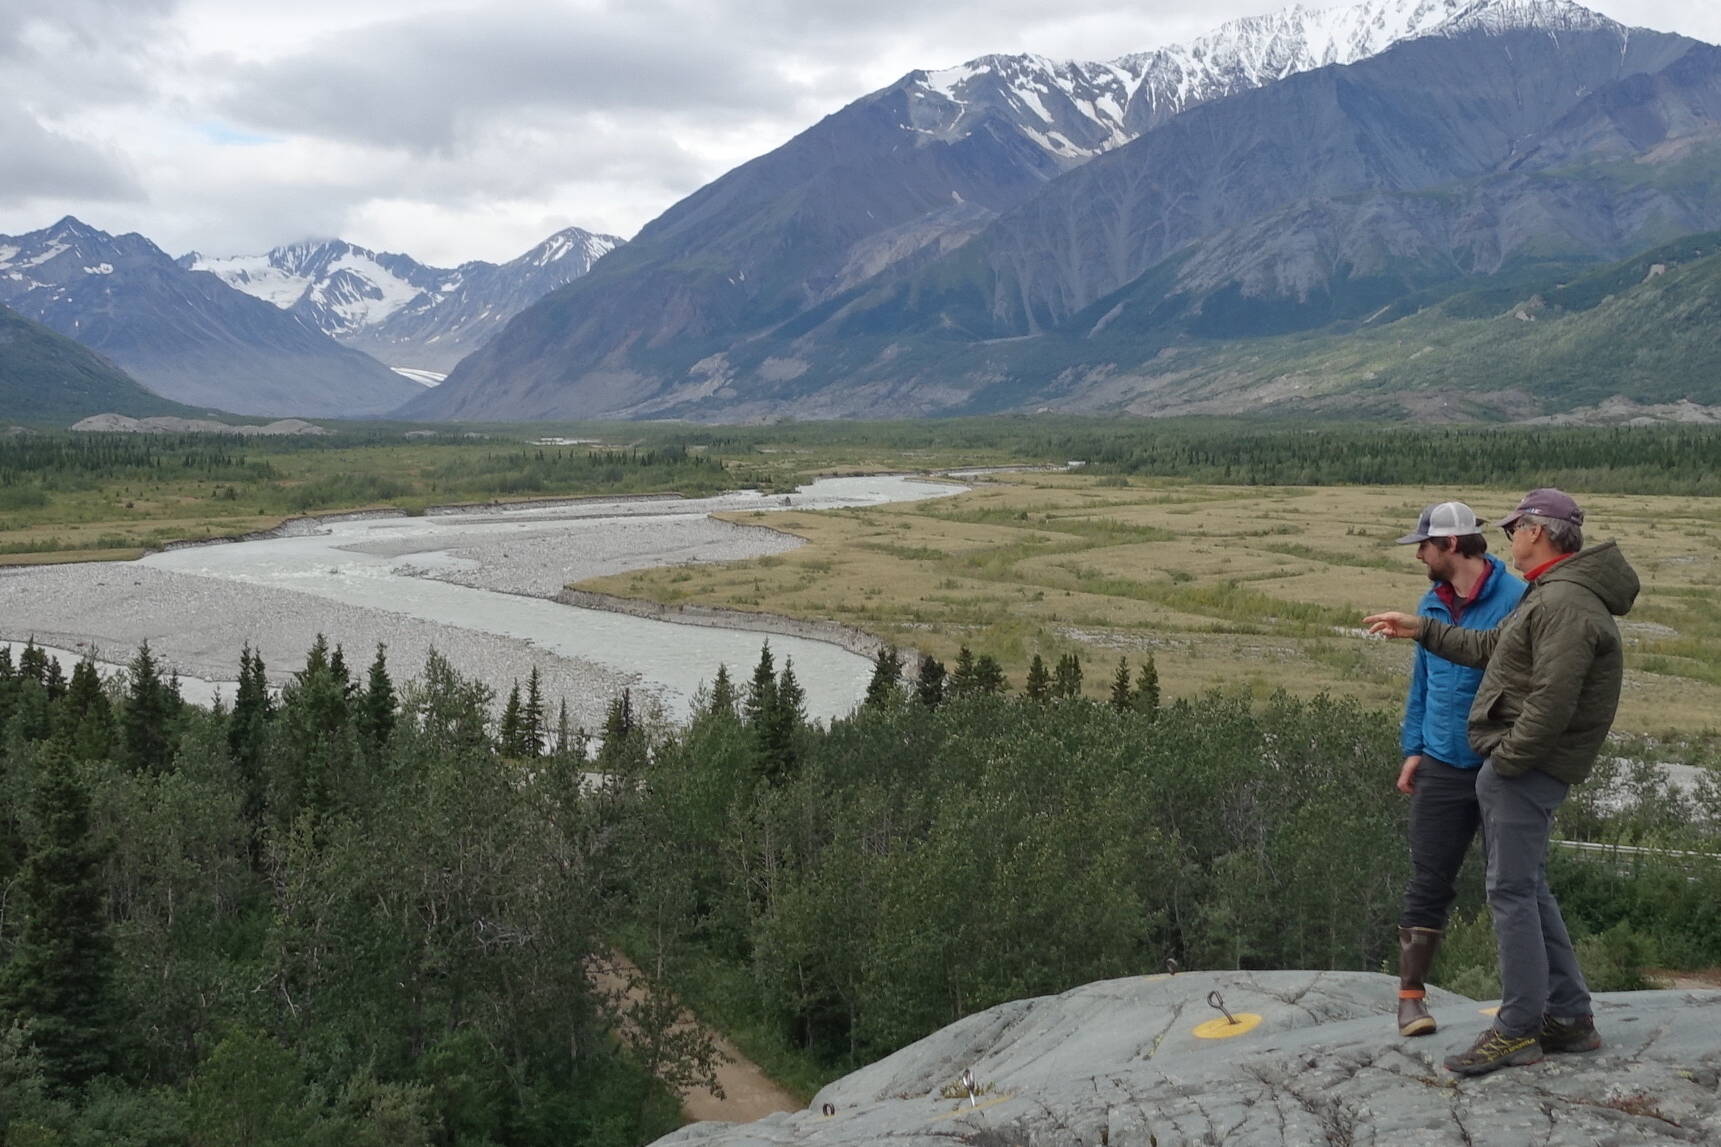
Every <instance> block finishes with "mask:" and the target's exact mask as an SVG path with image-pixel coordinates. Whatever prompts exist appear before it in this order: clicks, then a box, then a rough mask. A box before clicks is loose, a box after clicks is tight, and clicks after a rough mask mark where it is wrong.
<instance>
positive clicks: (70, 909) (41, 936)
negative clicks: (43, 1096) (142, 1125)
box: [0, 744, 118, 1088]
mask: <svg viewBox="0 0 1721 1147" xmlns="http://www.w3.org/2000/svg"><path fill="white" fill-rule="evenodd" d="M40 763H41V770H40V773H39V776H38V779H37V782H36V786H35V789H34V791H33V793H32V795H31V809H32V812H33V813H34V820H35V822H36V838H35V840H34V841H33V843H32V845H31V847H30V850H29V854H28V856H27V857H26V859H25V861H24V867H23V871H22V873H21V874H20V876H19V880H18V888H17V893H16V895H17V897H18V899H17V907H18V910H19V912H20V915H21V917H22V920H23V924H22V927H21V928H20V929H19V933H18V940H17V944H16V946H15V947H14V948H13V949H12V955H11V959H10V960H8V961H7V963H6V966H5V968H4V969H0V1015H7V1016H11V1017H16V1018H17V1019H18V1020H22V1021H23V1022H24V1023H25V1024H26V1025H28V1030H29V1039H30V1042H31V1043H32V1044H34V1045H35V1047H36V1049H37V1051H38V1052H39V1053H40V1054H41V1057H42V1061H43V1063H44V1065H45V1067H46V1069H47V1072H48V1074H49V1076H50V1078H51V1080H52V1082H53V1083H54V1084H55V1085H56V1086H58V1087H62V1088H73V1087H77V1086H79V1085H81V1084H83V1083H85V1082H87V1081H89V1080H90V1079H92V1078H94V1077H95V1076H97V1075H100V1074H102V1073H103V1072H104V1071H106V1070H107V1069H108V1067H109V1064H110V1061H111V1059H112V1056H111V1053H110V1049H111V1048H112V1046H113V1043H114V1039H115V1036H116V1034H117V1031H116V1029H117V1026H118V1025H117V1024H116V1023H115V1017H114V1007H113V1002H112V995H111V991H110V985H111V983H112V978H113V946H112V940H111V939H110V937H109V935H108V925H107V912H106V908H105V906H104V904H103V902H102V877H101V862H102V857H101V853H100V850H99V849H98V848H97V847H96V846H95V843H94V842H93V841H92V839H91V833H90V817H89V797H88V796H87V795H86V794H85V792H84V789H83V787H82V785H80V784H79V783H78V780H77V777H76V775H75V773H74V772H73V768H72V764H71V762H70V761H69V760H68V759H67V758H66V757H65V755H64V754H63V753H62V752H61V751H60V750H59V749H58V748H57V747H55V746H53V745H51V744H50V745H49V746H48V747H46V748H45V749H44V750H43V754H42V758H41V762H40Z"/></svg>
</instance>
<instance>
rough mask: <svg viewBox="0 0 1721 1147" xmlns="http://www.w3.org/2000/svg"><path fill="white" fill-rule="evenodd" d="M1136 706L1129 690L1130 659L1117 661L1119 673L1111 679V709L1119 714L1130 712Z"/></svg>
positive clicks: (1125, 658)
mask: <svg viewBox="0 0 1721 1147" xmlns="http://www.w3.org/2000/svg"><path fill="white" fill-rule="evenodd" d="M1134 705H1135V697H1134V695H1133V694H1132V693H1131V692H1130V689H1129V658H1127V657H1120V658H1118V659H1117V672H1116V673H1114V674H1112V678H1111V707H1112V708H1113V709H1116V710H1117V711H1118V712H1119V713H1124V712H1128V711H1129V710H1130V709H1131V708H1133V707H1134Z"/></svg>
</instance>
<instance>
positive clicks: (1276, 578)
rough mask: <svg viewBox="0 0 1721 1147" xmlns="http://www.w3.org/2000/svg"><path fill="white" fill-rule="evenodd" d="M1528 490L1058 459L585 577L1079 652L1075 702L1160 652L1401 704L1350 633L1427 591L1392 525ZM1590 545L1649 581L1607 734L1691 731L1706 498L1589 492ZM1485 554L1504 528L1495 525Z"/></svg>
mask: <svg viewBox="0 0 1721 1147" xmlns="http://www.w3.org/2000/svg"><path fill="white" fill-rule="evenodd" d="M1521 494H1522V490H1521V489H1511V490H1508V489H1473V488H1468V487H1463V486H1452V487H1434V486H1377V487H1357V486H1324V487H1317V486H1306V487H1305V486H1278V487H1261V486H1256V487H1242V486H1225V485H1201V484H1193V483H1188V482H1185V481H1181V480H1177V479H1164V478H1142V477H1125V476H1118V475H1093V474H1085V473H1082V472H1080V471H1077V472H1073V473H1067V474H1066V473H1018V474H998V475H993V476H990V477H988V478H987V479H986V480H985V481H983V482H982V483H981V484H980V485H979V486H978V487H977V488H976V489H975V490H974V491H973V492H971V493H968V494H964V495H962V496H960V497H957V498H954V499H948V500H941V501H936V502H929V503H920V504H908V505H898V506H886V507H878V508H870V509H865V510H835V511H824V512H818V513H783V514H769V515H765V514H740V515H730V517H731V519H732V520H735V521H740V522H744V523H746V524H749V525H768V526H770V527H772V528H776V529H782V530H786V531H789V532H791V533H793V534H796V535H797V536H800V537H802V538H805V539H806V540H807V542H808V543H809V544H808V545H806V546H805V547H803V548H801V549H799V550H795V551H793V552H791V553H787V554H782V555H777V556H774V557H767V558H760V559H756V560H752V561H747V562H741V563H736V564H733V565H728V566H721V567H713V566H687V567H678V568H673V569H662V570H655V571H643V572H638V573H631V574H622V575H617V576H614V577H609V578H603V579H598V580H594V581H590V582H585V583H581V588H585V589H595V590H600V591H604V592H609V593H618V594H623V595H626V596H630V597H645V598H649V599H651V600H654V601H659V602H665V603H672V604H674V603H698V604H701V605H715V606H728V607H733V608H738V609H755V610H769V611H771V612H774V613H782V614H788V615H791V616H796V617H803V618H810V619H827V620H834V621H840V622H843V623H846V624H849V625H853V626H857V627H859V628H861V629H864V630H867V631H868V632H871V633H874V634H877V635H878V636H880V637H883V638H886V639H888V640H891V641H895V642H898V643H899V644H901V645H904V646H910V647H914V648H916V649H919V650H922V651H924V652H929V653H931V654H933V655H934V656H937V657H939V658H941V659H943V660H946V661H948V660H949V659H950V658H951V657H953V655H954V654H955V653H956V651H957V649H958V647H959V646H960V645H962V644H968V645H970V646H971V647H972V648H973V649H974V651H975V652H976V653H981V652H987V653H991V654H993V655H994V656H996V657H998V658H999V659H1000V661H1002V663H1003V664H1004V667H1005V670H1006V672H1007V673H1008V674H1009V675H1010V677H1011V679H1012V682H1013V684H1014V685H1015V686H1016V687H1018V688H1019V687H1020V686H1021V683H1022V680H1023V677H1024V675H1025V672H1026V669H1027V665H1028V662H1029V659H1030V658H1032V657H1033V655H1034V654H1035V653H1039V654H1040V655H1041V656H1042V657H1044V658H1045V660H1046V661H1047V663H1048V664H1051V663H1055V662H1056V660H1057V658H1058V657H1059V656H1060V655H1062V654H1063V653H1066V652H1075V653H1078V654H1079V655H1080V656H1081V658H1082V662H1083V665H1084V668H1085V680H1084V685H1085V688H1086V691H1087V693H1088V694H1089V695H1091V696H1094V697H1101V696H1103V695H1104V694H1105V692H1106V690H1107V689H1108V688H1109V686H1110V682H1111V674H1112V672H1113V671H1114V669H1115V667H1116V664H1117V661H1118V658H1119V657H1127V658H1128V659H1129V660H1130V662H1131V663H1132V665H1133V664H1137V663H1139V661H1140V659H1141V657H1142V656H1143V655H1144V654H1145V653H1146V652H1148V651H1151V652H1152V653H1153V655H1154V658H1155V661H1156V663H1157V666H1158V669H1159V673H1160V677H1161V681H1162V683H1163V684H1164V686H1165V688H1166V690H1167V692H1168V693H1169V694H1170V695H1173V696H1176V695H1184V696H1187V695H1191V694H1195V693H1198V692H1201V691H1204V690H1207V689H1210V688H1214V687H1221V688H1228V689H1229V688H1237V687H1243V688H1246V689H1248V690H1249V691H1250V692H1251V693H1253V694H1255V695H1257V696H1263V697H1264V696H1266V695H1268V694H1270V693H1272V692H1273V691H1274V690H1276V689H1286V690H1288V691H1289V692H1291V693H1292V694H1295V695H1299V696H1311V695H1314V694H1316V693H1320V692H1323V691H1329V692H1332V693H1335V694H1341V695H1344V696H1349V697H1354V698H1357V699H1358V700H1360V701H1362V702H1363V703H1364V704H1365V705H1368V706H1380V707H1383V708H1386V709H1389V710H1390V709H1392V708H1394V707H1395V706H1396V705H1397V704H1398V702H1399V700H1400V698H1401V692H1402V689H1403V688H1404V681H1405V669H1406V666H1407V664H1408V660H1409V655H1408V649H1407V648H1406V647H1405V646H1402V645H1396V644H1390V645H1389V644H1387V643H1385V642H1381V641H1375V640H1365V639H1362V638H1360V636H1359V631H1358V629H1357V625H1358V621H1359V619H1360V618H1361V616H1362V615H1363V613H1364V611H1365V610H1368V609H1372V608H1388V607H1390V608H1410V607H1413V606H1414V604H1415V602H1416V600H1417V598H1418V596H1419V595H1420V594H1421V593H1422V592H1423V591H1424V590H1425V589H1426V588H1427V579H1426V577H1425V576H1424V574H1423V572H1422V567H1421V566H1420V565H1418V564H1417V563H1416V561H1415V559H1414V556H1413V554H1412V552H1411V549H1410V547H1399V546H1397V545H1395V544H1394V539H1395V538H1397V537H1398V536H1399V535H1400V534H1402V533H1404V532H1405V531H1406V530H1407V529H1408V528H1409V526H1410V525H1411V524H1413V523H1414V522H1415V520H1416V515H1417V513H1418V511H1419V510H1420V509H1421V507H1422V506H1424V505H1425V504H1427V503H1428V502H1430V501H1434V500H1437V499H1443V498H1450V497H1461V498H1464V499H1465V500H1467V501H1469V502H1470V504H1471V505H1473V506H1474V507H1476V508H1477V510H1478V512H1480V513H1482V514H1484V515H1492V516H1498V515H1500V514H1503V513H1505V511H1506V510H1508V509H1509V508H1510V507H1511V506H1512V505H1513V504H1514V503H1515V501H1516V500H1517V498H1518V497H1519V496H1520V495H1521ZM1584 502H1585V503H1586V505H1587V507H1588V509H1589V513H1590V521H1591V529H1590V534H1591V537H1592V538H1594V539H1598V540H1599V539H1605V538H1616V539H1618V540H1619V541H1620V543H1621V545H1622V546H1624V547H1625V549H1626V552H1627V554H1628V555H1629V556H1630V558H1631V560H1632V561H1633V563H1634V564H1635V565H1636V567H1637V569H1638V571H1639V573H1640V574H1641V575H1642V576H1643V579H1644V587H1645V588H1644V592H1643V595H1642V596H1641V597H1640V598H1639V601H1638V606H1637V608H1636V609H1635V610H1634V611H1633V613H1632V615H1631V617H1630V618H1628V619H1627V620H1626V622H1625V626H1624V629H1625V632H1626V635H1627V638H1628V640H1629V642H1630V643H1631V652H1630V656H1629V660H1628V665H1629V669H1630V675H1629V677H1628V680H1627V684H1626V694H1625V698H1624V702H1623V708H1622V713H1621V718H1620V722H1619V727H1620V728H1621V729H1622V730H1625V731H1635V732H1643V733H1655V734H1666V733H1670V732H1672V733H1694V732H1698V731H1701V730H1705V729H1711V728H1713V727H1714V726H1715V716H1714V715H1715V713H1717V712H1721V599H1718V598H1717V596H1716V593H1717V587H1718V586H1721V500H1716V499H1712V498H1702V497H1687V496H1677V495H1584ZM1492 540H1493V542H1494V544H1495V546H1496V548H1497V547H1498V544H1499V539H1498V537H1497V536H1496V537H1495V538H1494V539H1492Z"/></svg>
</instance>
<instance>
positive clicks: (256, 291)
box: [179, 227, 622, 383]
mask: <svg viewBox="0 0 1721 1147" xmlns="http://www.w3.org/2000/svg"><path fill="white" fill-rule="evenodd" d="M621 242H622V241H621V240H620V239H618V238H616V237H614V236H612V235H594V234H592V233H591V232H589V231H584V230H581V229H580V228H578V227H569V228H567V229H565V230H562V231H558V232H556V233H555V234H554V235H552V236H550V237H549V238H548V239H546V240H544V241H543V242H542V243H540V244H538V245H537V246H536V247H534V248H532V249H531V250H530V251H528V252H526V253H525V254H524V255H521V256H520V257H519V258H517V259H514V260H512V261H510V262H507V263H502V264H496V263H486V262H481V261H475V262H471V263H462V264H461V265H460V266H458V267H455V268H453V269H452V270H445V269H443V268H439V267H429V266H426V265H425V264H423V263H420V262H418V261H417V260H416V259H414V258H412V257H411V256H410V255H400V254H394V253H390V252H377V251H371V250H367V249H366V248H363V247H357V246H354V245H353V244H351V243H347V242H343V241H342V240H339V239H331V240H325V241H320V242H305V243H294V244H290V245H288V246H285V247H277V248H275V249H274V250H272V251H270V252H268V253H267V254H264V255H236V256H231V257H226V258H211V257H208V256H205V255H202V254H199V253H197V252H195V251H194V252H192V253H191V254H188V255H184V256H182V257H181V258H180V260H179V262H180V265H181V266H185V267H190V268H193V269H196V270H199V271H209V272H211V273H213V274H215V275H218V276H220V277H221V278H222V279H223V280H224V281H225V282H226V283H228V284H229V285H230V286H233V287H237V288H238V289H239V290H241V291H244V292H246V293H247V294H250V295H255V296H256V297H257V298H260V299H263V300H265V301H267V302H271V303H273V304H275V305H276V306H277V307H280V308H281V309H283V310H288V311H291V312H293V313H294V314H296V315H298V316H299V317H301V318H303V319H304V320H305V321H307V322H309V323H311V324H312V325H313V326H315V327H316V328H317V329H319V330H321V331H323V332H324V333H325V334H328V335H330V336H332V337H333V338H336V339H339V340H340V341H341V342H343V343H345V344H346V345H348V346H352V347H356V348H358V349H360V350H363V351H365V352H367V353H369V354H371V355H373V356H375V357H376V358H379V359H381V360H382V361H383V362H386V363H388V364H389V365H390V366H393V367H395V368H397V369H399V370H401V371H402V372H403V373H406V372H410V373H407V377H410V378H413V379H414V380H415V381H419V382H421V383H422V382H425V381H427V378H434V377H435V376H437V375H440V374H445V373H446V372H447V371H449V370H451V369H453V367H454V364H455V363H457V362H459V361H460V360H461V359H462V358H464V357H465V356H466V355H467V354H469V353H471V352H472V351H473V350H474V349H476V348H477V347H478V346H480V345H482V344H483V343H484V342H485V340H487V339H488V338H489V337H490V336H491V335H493V334H495V333H496V331H498V330H500V329H501V327H502V325H503V324H504V323H506V322H507V321H508V320H509V319H511V318H513V317H514V316H515V315H517V314H519V313H520V312H521V311H522V310H524V309H525V308H526V307H528V306H530V305H531V304H532V303H534V302H536V301H538V299H540V298H542V297H543V296H544V295H547V294H549V293H550V292H551V291H553V290H555V289H556V288H557V287H560V286H562V285H563V284H564V283H567V282H570V281H572V280H574V279H577V278H579V277H580V276H581V275H583V274H585V273H586V272H587V271H589V270H591V266H592V264H593V263H595V262H596V261H597V260H598V259H600V258H601V257H603V255H605V254H606V253H607V252H609V251H610V250H612V249H614V248H615V247H616V246H618V245H619V244H620V243H621Z"/></svg>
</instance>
